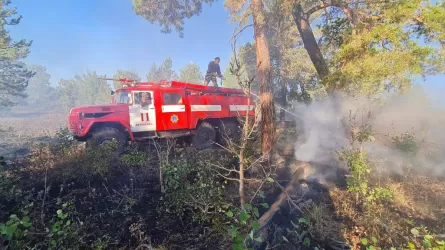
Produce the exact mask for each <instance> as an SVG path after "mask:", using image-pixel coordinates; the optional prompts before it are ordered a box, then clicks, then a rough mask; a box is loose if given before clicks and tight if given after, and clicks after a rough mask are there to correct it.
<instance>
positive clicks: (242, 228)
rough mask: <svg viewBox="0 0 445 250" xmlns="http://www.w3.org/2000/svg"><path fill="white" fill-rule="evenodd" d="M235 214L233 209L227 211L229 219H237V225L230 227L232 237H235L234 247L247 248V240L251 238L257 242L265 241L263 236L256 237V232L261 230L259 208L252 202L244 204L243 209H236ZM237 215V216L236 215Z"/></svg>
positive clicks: (234, 248)
mask: <svg viewBox="0 0 445 250" xmlns="http://www.w3.org/2000/svg"><path fill="white" fill-rule="evenodd" d="M235 211H236V212H235V214H234V213H233V212H232V210H229V211H227V213H226V215H227V217H228V218H229V219H232V220H234V221H235V223H234V224H235V225H233V224H232V226H231V227H230V237H231V238H232V239H233V241H234V242H233V244H232V249H233V250H243V249H246V248H247V244H246V240H247V239H250V240H253V241H257V242H263V239H262V238H261V237H255V236H254V235H255V232H257V231H258V230H259V222H258V219H259V218H260V213H259V210H258V208H256V207H253V206H252V205H251V204H249V203H246V204H244V210H243V209H236V210H235ZM236 215H237V216H236Z"/></svg>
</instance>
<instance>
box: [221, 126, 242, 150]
mask: <svg viewBox="0 0 445 250" xmlns="http://www.w3.org/2000/svg"><path fill="white" fill-rule="evenodd" d="M218 132H219V133H218V137H219V138H218V139H219V141H220V142H221V143H222V144H224V145H227V144H228V143H229V139H230V140H231V141H232V142H236V141H237V140H238V139H239V138H240V135H241V130H240V128H238V123H236V122H233V121H229V122H222V123H221V125H220V126H219V131H218Z"/></svg>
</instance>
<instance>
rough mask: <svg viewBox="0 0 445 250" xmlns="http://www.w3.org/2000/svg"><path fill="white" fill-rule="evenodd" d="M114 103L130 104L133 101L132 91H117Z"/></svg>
mask: <svg viewBox="0 0 445 250" xmlns="http://www.w3.org/2000/svg"><path fill="white" fill-rule="evenodd" d="M114 103H121V104H130V103H131V93H130V92H128V91H126V90H121V91H119V92H117V93H116V97H115V98H114Z"/></svg>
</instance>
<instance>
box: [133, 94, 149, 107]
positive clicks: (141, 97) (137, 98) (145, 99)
mask: <svg viewBox="0 0 445 250" xmlns="http://www.w3.org/2000/svg"><path fill="white" fill-rule="evenodd" d="M134 103H135V104H141V105H142V106H146V105H149V104H151V103H152V99H151V93H150V92H140V93H135V94H134Z"/></svg>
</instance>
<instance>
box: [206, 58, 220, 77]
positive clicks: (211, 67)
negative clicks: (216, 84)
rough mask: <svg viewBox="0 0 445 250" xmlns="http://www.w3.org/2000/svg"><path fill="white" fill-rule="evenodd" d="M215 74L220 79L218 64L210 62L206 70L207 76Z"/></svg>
mask: <svg viewBox="0 0 445 250" xmlns="http://www.w3.org/2000/svg"><path fill="white" fill-rule="evenodd" d="M211 73H217V74H218V76H219V77H221V76H222V75H221V69H220V68H219V64H216V63H215V61H211V62H210V63H209V66H208V68H207V74H211Z"/></svg>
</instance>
